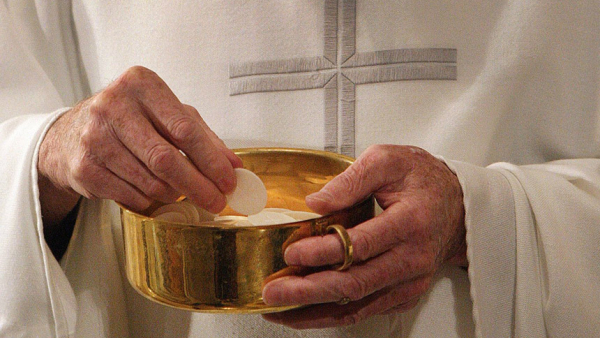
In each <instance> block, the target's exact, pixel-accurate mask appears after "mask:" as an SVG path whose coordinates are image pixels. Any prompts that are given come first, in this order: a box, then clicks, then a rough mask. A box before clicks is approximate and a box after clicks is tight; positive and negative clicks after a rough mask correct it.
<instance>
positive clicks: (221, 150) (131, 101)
mask: <svg viewBox="0 0 600 338" xmlns="http://www.w3.org/2000/svg"><path fill="white" fill-rule="evenodd" d="M180 150H181V151H183V152H184V153H185V154H186V155H187V157H188V159H189V160H188V159H186V158H185V157H184V156H182V154H181V153H180ZM241 165H242V163H241V160H240V159H239V158H238V157H237V156H235V155H234V154H233V152H232V151H230V150H229V149H227V148H226V147H225V145H224V144H223V142H222V141H221V140H220V139H219V138H218V137H217V136H216V135H215V134H214V133H213V132H212V131H211V130H210V129H209V128H208V126H207V125H206V123H205V122H204V121H203V119H202V118H201V117H200V115H199V114H198V112H197V111H196V110H195V109H194V108H193V107H191V106H188V105H184V104H182V103H181V102H180V101H179V99H178V98H177V97H176V96H175V94H174V93H173V92H172V91H171V90H170V89H169V87H168V86H167V84H166V83H165V82H164V81H163V80H162V79H161V78H160V77H159V76H158V75H157V74H155V73H154V72H152V71H150V70H148V69H146V68H143V67H139V66H137V67H132V68H130V69H128V70H127V71H126V72H125V73H123V74H122V75H121V76H120V77H119V78H118V79H117V80H116V81H114V82H113V83H111V84H110V85H109V86H108V87H106V88H105V89H104V90H102V91H101V92H99V93H98V94H96V95H94V96H92V97H91V98H89V99H87V100H84V101H82V102H81V103H79V104H78V105H77V106H75V107H74V108H73V109H71V110H70V111H68V112H67V113H65V114H64V115H63V116H61V117H60V118H59V119H58V120H57V121H56V122H55V123H54V124H53V126H52V127H51V128H50V129H49V131H48V133H47V135H46V137H45V138H44V140H43V141H42V144H41V147H40V155H39V160H38V172H39V175H40V182H41V183H40V187H41V188H40V190H41V199H42V205H44V202H46V203H48V204H52V203H53V201H55V200H56V199H57V198H58V199H59V200H60V197H58V196H61V194H62V196H63V197H65V198H66V199H67V200H69V199H70V200H71V201H73V197H74V196H76V197H77V198H78V197H79V195H81V196H84V197H86V198H90V199H94V198H106V199H112V200H115V201H117V202H120V203H122V204H123V205H125V206H127V207H129V208H131V209H133V210H136V211H141V210H144V209H146V208H148V207H149V206H150V205H151V204H152V203H153V202H154V201H155V200H157V201H161V202H165V203H170V202H174V201H175V200H176V199H177V198H178V197H179V196H181V195H185V196H187V197H188V198H189V199H190V200H191V201H193V202H194V203H195V204H197V205H199V206H201V207H203V208H205V209H207V210H209V211H211V212H219V211H220V210H222V209H223V208H224V207H225V205H226V199H225V196H224V194H226V193H229V192H231V191H233V189H234V188H235V184H236V182H235V174H234V171H233V168H234V167H240V166H241ZM69 196H70V198H69ZM54 203H55V204H56V202H54ZM67 209H68V208H67ZM55 212H56V211H55ZM56 217H60V215H58V216H56Z"/></svg>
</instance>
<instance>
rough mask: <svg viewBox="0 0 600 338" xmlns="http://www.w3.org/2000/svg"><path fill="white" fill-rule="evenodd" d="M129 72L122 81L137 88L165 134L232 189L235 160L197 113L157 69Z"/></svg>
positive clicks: (224, 186)
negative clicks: (230, 160) (220, 149)
mask: <svg viewBox="0 0 600 338" xmlns="http://www.w3.org/2000/svg"><path fill="white" fill-rule="evenodd" d="M129 73H131V74H129ZM126 75H130V76H123V78H124V79H122V80H121V81H119V82H120V83H123V82H124V83H125V85H126V88H135V95H136V96H135V97H137V98H138V100H139V104H141V105H142V106H143V107H144V108H145V109H144V111H145V112H146V113H147V116H148V117H149V118H150V120H151V121H152V124H153V125H154V126H156V128H157V129H158V131H159V132H160V133H161V134H162V135H163V137H165V138H166V139H167V140H168V141H169V142H170V143H172V144H173V145H174V146H175V147H176V148H178V149H181V150H182V151H183V152H184V153H185V154H186V155H187V156H188V158H189V159H190V160H192V162H193V163H194V165H195V166H196V167H197V168H198V169H199V170H200V171H201V172H202V174H203V175H204V176H206V177H207V178H208V179H209V180H210V181H211V182H213V183H214V184H215V186H216V187H217V188H218V189H219V190H220V191H221V192H222V193H224V194H227V193H230V192H232V191H233V190H234V189H235V183H236V182H235V174H234V171H233V167H232V164H231V163H230V162H229V160H228V158H227V157H226V156H224V155H223V154H222V153H221V152H220V151H219V149H218V148H217V147H215V145H214V143H213V142H212V140H211V139H210V137H209V135H208V134H207V133H206V131H205V130H204V128H203V127H202V125H201V124H200V123H199V122H198V118H197V117H198V116H199V115H198V113H197V112H196V111H195V110H194V112H192V111H190V109H189V108H186V107H184V105H183V104H182V103H181V102H180V101H179V99H178V98H177V96H175V94H174V93H173V92H172V91H171V89H170V88H169V86H168V85H167V84H166V83H165V82H164V81H163V80H162V79H161V78H160V77H159V76H158V75H157V74H156V73H154V72H152V71H150V70H148V69H146V68H143V67H133V68H132V69H131V70H130V71H128V72H127V74H126ZM148 84H151V85H148ZM140 88H143V90H139V89H140ZM188 107H189V106H188Z"/></svg>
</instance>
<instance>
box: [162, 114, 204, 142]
mask: <svg viewBox="0 0 600 338" xmlns="http://www.w3.org/2000/svg"><path fill="white" fill-rule="evenodd" d="M168 130H169V133H170V134H171V137H172V138H173V141H175V142H176V143H177V144H183V145H186V144H195V143H196V142H197V137H198V125H197V124H196V121H194V119H192V118H191V117H190V116H185V115H180V116H178V117H177V118H173V119H172V120H171V121H170V123H169V125H168Z"/></svg>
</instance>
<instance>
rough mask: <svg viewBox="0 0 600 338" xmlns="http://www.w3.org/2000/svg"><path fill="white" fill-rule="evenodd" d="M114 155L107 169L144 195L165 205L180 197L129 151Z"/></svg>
mask: <svg viewBox="0 0 600 338" xmlns="http://www.w3.org/2000/svg"><path fill="white" fill-rule="evenodd" d="M113 154H114V155H113V156H112V157H111V156H107V157H106V159H107V161H106V167H107V168H108V169H109V170H110V171H111V172H113V173H114V174H115V175H116V176H118V177H120V178H121V179H123V180H124V181H126V182H128V183H130V184H131V185H132V186H134V187H136V188H137V189H138V190H140V191H141V192H142V193H143V194H144V195H146V196H148V197H149V198H151V199H153V200H156V201H160V202H164V203H173V202H175V201H176V200H177V198H179V197H180V195H181V194H180V193H179V192H177V191H176V190H175V189H173V188H172V187H171V186H170V185H168V184H167V183H166V182H165V181H163V180H161V179H160V178H158V177H156V176H155V175H154V174H153V173H152V172H150V170H148V168H147V167H146V166H145V165H144V164H143V163H141V162H140V161H139V160H138V159H137V158H136V157H135V156H133V154H132V153H131V152H130V151H129V150H128V149H125V148H122V149H120V150H119V151H114V152H113Z"/></svg>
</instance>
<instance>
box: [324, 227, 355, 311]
mask: <svg viewBox="0 0 600 338" xmlns="http://www.w3.org/2000/svg"><path fill="white" fill-rule="evenodd" d="M331 230H335V232H337V233H338V235H340V238H341V239H342V245H343V246H344V263H343V264H342V265H340V266H339V267H337V268H336V270H337V271H343V270H346V269H348V268H349V267H350V265H352V262H353V261H354V249H353V248H352V242H351V241H350V236H349V235H348V232H347V231H346V228H344V227H343V226H341V225H339V224H332V225H330V226H328V227H327V229H326V231H327V232H331ZM344 299H345V298H344ZM344 299H342V300H344ZM348 301H349V300H348Z"/></svg>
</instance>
